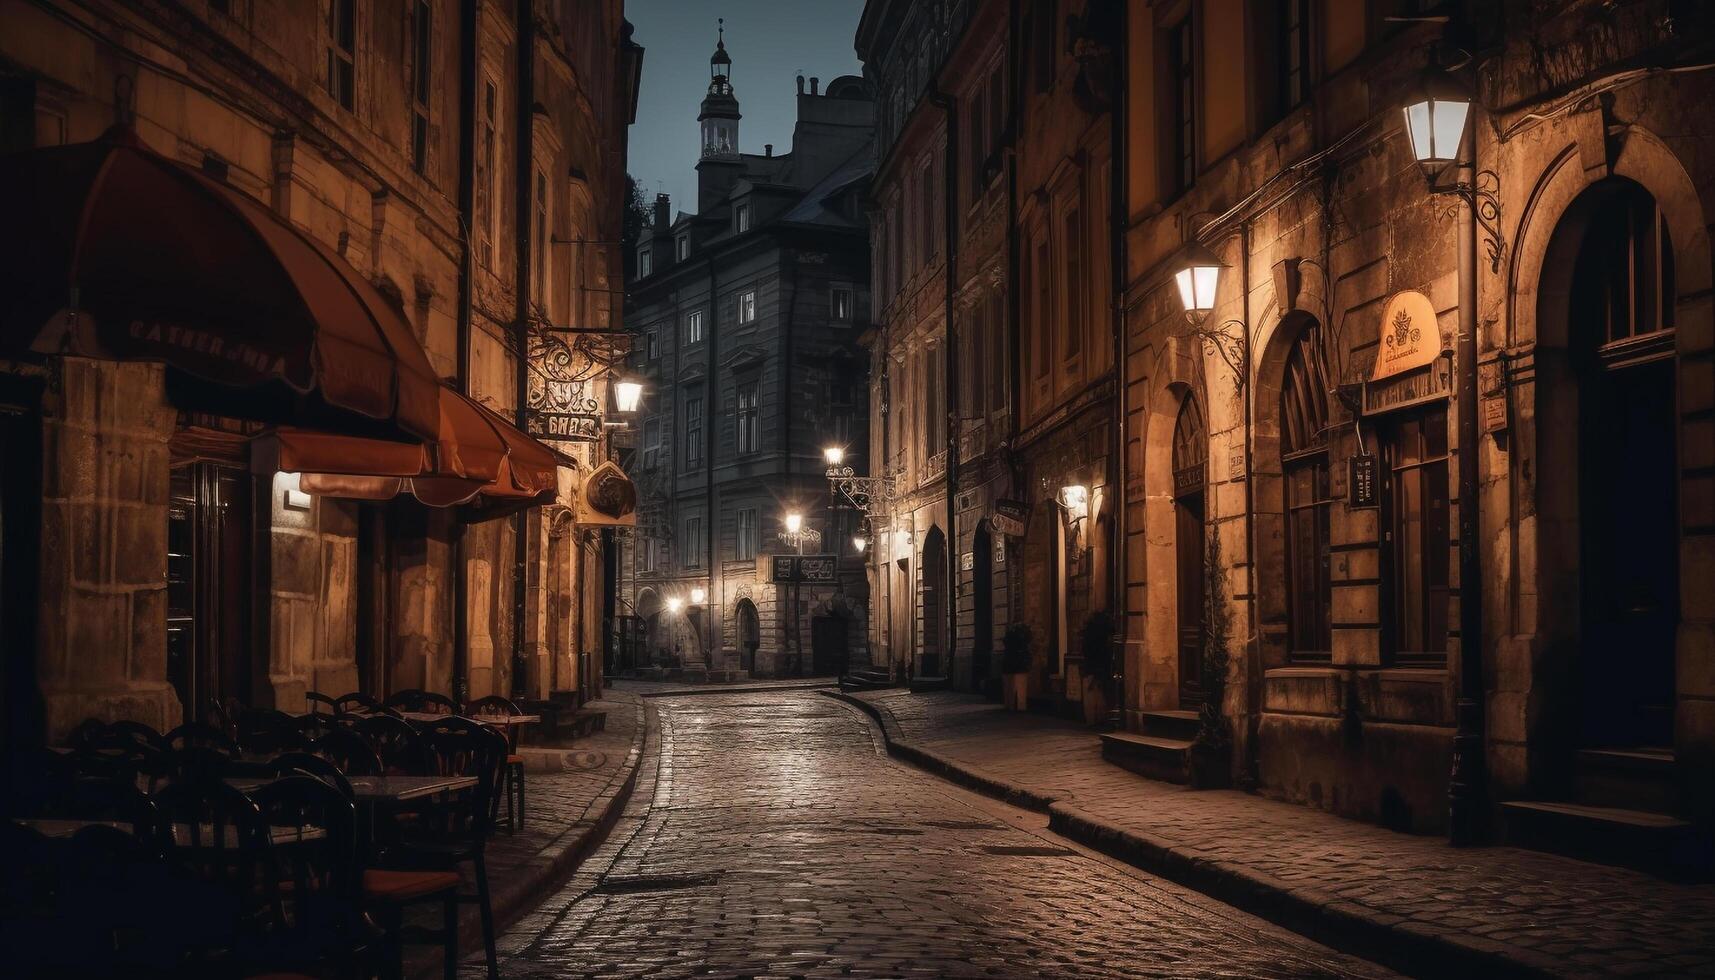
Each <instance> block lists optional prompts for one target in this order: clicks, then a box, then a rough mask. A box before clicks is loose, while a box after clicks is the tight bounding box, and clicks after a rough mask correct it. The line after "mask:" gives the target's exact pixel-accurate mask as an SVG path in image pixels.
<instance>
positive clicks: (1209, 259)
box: [1173, 244, 1226, 315]
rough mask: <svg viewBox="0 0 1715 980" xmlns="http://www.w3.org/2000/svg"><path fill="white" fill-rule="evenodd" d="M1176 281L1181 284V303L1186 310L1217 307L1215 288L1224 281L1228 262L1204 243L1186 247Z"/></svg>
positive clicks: (1195, 311)
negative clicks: (1222, 279) (1223, 270)
mask: <svg viewBox="0 0 1715 980" xmlns="http://www.w3.org/2000/svg"><path fill="white" fill-rule="evenodd" d="M1181 263H1182V264H1181V265H1180V267H1179V269H1178V271H1176V272H1174V273H1173V283H1174V285H1176V286H1178V287H1179V302H1180V304H1181V305H1183V306H1184V307H1185V312H1186V313H1191V314H1196V315H1202V314H1206V313H1208V312H1209V311H1210V310H1212V309H1214V308H1215V291H1216V289H1217V288H1218V287H1219V286H1220V284H1221V270H1222V269H1224V268H1226V263H1225V262H1222V261H1221V257H1220V256H1218V255H1216V254H1215V253H1214V252H1211V251H1209V250H1208V249H1207V248H1205V247H1203V246H1202V245H1196V244H1193V245H1191V246H1190V247H1189V248H1187V249H1186V251H1185V255H1184V257H1183V258H1182V259H1181Z"/></svg>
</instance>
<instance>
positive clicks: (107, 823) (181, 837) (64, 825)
mask: <svg viewBox="0 0 1715 980" xmlns="http://www.w3.org/2000/svg"><path fill="white" fill-rule="evenodd" d="M13 822H14V823H18V824H22V825H23V826H25V827H29V828H30V829H32V830H34V831H35V832H36V833H38V834H41V835H42V836H43V837H50V838H55V839H64V838H67V837H71V836H72V835H73V834H76V833H77V832H78V831H80V830H82V829H83V828H85V827H112V828H113V829H114V830H118V831H121V832H123V833H127V834H129V833H132V832H133V828H132V826H131V824H129V823H126V822H124V821H119V820H61V819H45V818H44V819H33V818H29V819H20V820H15V821H13ZM172 827H173V844H174V845H175V846H178V847H188V846H190V843H191V826H190V824H184V823H175V824H173V825H172ZM198 829H199V830H200V831H201V834H200V835H199V837H203V838H206V837H208V836H209V835H210V834H211V833H213V831H214V828H213V826H212V825H210V824H203V825H202V826H201V827H200V828H198ZM225 829H226V846H227V847H234V846H236V845H237V843H238V837H237V829H236V828H234V827H232V826H231V825H227V826H226V828H225ZM325 837H327V831H325V830H323V829H321V828H320V827H269V828H268V840H269V843H271V844H274V845H275V846H280V845H284V844H297V843H300V842H302V841H312V840H321V839H323V838H325Z"/></svg>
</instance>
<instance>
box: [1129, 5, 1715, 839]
mask: <svg viewBox="0 0 1715 980" xmlns="http://www.w3.org/2000/svg"><path fill="white" fill-rule="evenodd" d="M1418 6H1421V7H1424V8H1425V9H1426V11H1427V12H1428V13H1431V14H1436V15H1445V16H1446V17H1447V18H1449V19H1448V20H1446V21H1445V22H1442V21H1438V20H1436V19H1434V18H1431V19H1429V20H1410V19H1407V20H1390V19H1388V18H1389V16H1390V15H1396V14H1401V15H1412V14H1414V13H1416V11H1405V10H1395V9H1392V8H1391V7H1389V6H1388V5H1386V4H1371V3H1361V2H1357V0H1353V2H1349V3H1342V2H1329V3H1298V4H1285V5H1281V7H1280V9H1279V10H1272V9H1271V10H1270V11H1267V12H1261V11H1260V8H1257V9H1253V8H1252V7H1251V6H1250V5H1247V4H1241V3H1238V2H1222V0H1208V2H1204V3H1191V4H1177V5H1173V4H1166V5H1163V4H1146V3H1141V2H1134V3H1131V4H1130V5H1129V6H1128V10H1127V17H1128V29H1127V32H1126V35H1125V36H1126V40H1127V44H1128V52H1127V56H1126V69H1127V73H1128V77H1127V80H1126V84H1127V90H1126V99H1127V112H1126V115H1127V154H1126V155H1127V159H1128V161H1129V166H1128V168H1127V188H1128V190H1127V195H1126V203H1127V233H1126V235H1127V238H1126V250H1125V255H1126V260H1127V262H1126V266H1125V270H1126V272H1125V276H1124V284H1123V303H1124V309H1125V335H1124V344H1125V364H1126V370H1125V411H1126V447H1127V453H1126V459H1125V475H1126V483H1125V485H1126V501H1127V516H1126V520H1125V522H1124V529H1125V532H1126V534H1125V540H1126V548H1125V550H1126V558H1127V561H1126V573H1127V579H1126V584H1127V592H1128V595H1130V596H1132V597H1133V599H1132V601H1129V602H1128V604H1127V609H1126V612H1127V618H1126V646H1127V656H1126V690H1125V702H1126V721H1127V726H1128V727H1129V728H1132V729H1134V730H1143V731H1149V730H1151V728H1152V726H1153V725H1155V724H1159V723H1160V721H1161V713H1162V712H1168V713H1171V712H1173V711H1175V710H1178V709H1182V708H1185V707H1190V706H1195V705H1197V704H1198V703H1199V702H1200V700H1201V699H1202V698H1203V697H1204V695H1205V692H1203V691H1199V690H1198V684H1197V681H1198V677H1197V675H1198V673H1199V669H1200V666H1201V665H1200V663H1199V656H1200V655H1202V654H1204V653H1205V652H1206V646H1207V644H1206V643H1204V641H1203V637H1205V636H1206V635H1207V632H1208V630H1209V623H1210V620H1209V618H1208V616H1207V614H1205V615H1203V616H1198V615H1197V610H1198V609H1199V608H1201V607H1202V606H1203V605H1204V604H1203V603H1202V602H1200V601H1199V600H1200V597H1202V596H1205V595H1207V594H1208V591H1209V588H1210V585H1211V583H1212V582H1216V581H1217V580H1218V585H1219V586H1220V589H1221V591H1220V593H1219V594H1220V595H1222V596H1224V598H1223V600H1222V601H1221V602H1220V603H1219V605H1220V606H1221V607H1222V608H1223V609H1224V612H1225V620H1226V623H1225V625H1226V630H1225V632H1226V633H1227V634H1228V636H1229V637H1230V641H1229V647H1228V650H1227V653H1228V654H1229V655H1230V664H1229V668H1228V671H1227V674H1226V678H1225V696H1224V698H1222V699H1221V707H1222V708H1223V709H1224V710H1223V714H1224V715H1225V717H1226V718H1227V719H1228V721H1229V722H1230V725H1231V734H1232V736H1233V759H1232V765H1233V771H1234V773H1235V775H1236V776H1237V778H1239V779H1240V780H1241V781H1242V782H1243V783H1244V784H1246V785H1250V786H1254V787H1255V788H1256V789H1257V790H1259V791H1261V792H1264V793H1268V794H1270V795H1275V796H1279V797H1283V798H1286V799H1291V800H1297V801H1301V802H1304V803H1307V804H1310V805H1315V806H1320V807H1323V808H1326V809H1330V810H1333V811H1336V812H1339V813H1343V814H1347V815H1351V816H1356V817H1361V818H1364V819H1370V820H1377V821H1381V822H1383V823H1386V824H1389V825H1391V826H1397V827H1400V828H1404V829H1412V830H1419V831H1430V830H1440V829H1443V828H1444V827H1445V826H1446V824H1447V814H1448V793H1449V785H1448V779H1447V773H1448V771H1449V768H1450V766H1451V764H1452V760H1453V753H1454V747H1455V739H1454V736H1455V734H1456V732H1458V731H1459V730H1460V719H1459V717H1458V713H1457V706H1458V703H1459V700H1460V698H1461V681H1462V677H1461V671H1463V670H1467V669H1471V668H1472V667H1475V669H1477V670H1479V671H1480V674H1481V677H1480V681H1481V683H1480V684H1476V685H1473V686H1474V687H1475V689H1476V690H1477V691H1478V692H1480V694H1479V696H1477V697H1475V698H1473V701H1474V702H1475V703H1474V708H1475V712H1474V715H1473V718H1472V719H1471V723H1468V724H1467V730H1472V729H1475V732H1474V733H1480V738H1481V739H1482V743H1481V744H1482V745H1483V746H1484V751H1483V752H1482V753H1481V754H1482V756H1483V757H1484V760H1485V761H1486V770H1487V780H1486V784H1485V789H1486V792H1485V794H1484V797H1483V798H1484V800H1485V801H1486V802H1487V803H1489V804H1495V805H1497V807H1498V809H1497V810H1496V811H1495V814H1496V815H1497V816H1499V817H1501V818H1503V819H1502V821H1501V822H1500V823H1499V824H1496V825H1494V826H1495V827H1496V829H1505V830H1506V831H1507V832H1510V833H1513V834H1515V835H1517V836H1518V837H1519V838H1520V839H1528V838H1529V837H1531V836H1532V835H1533V834H1534V833H1537V832H1539V831H1543V830H1545V829H1546V830H1547V831H1549V832H1550V833H1559V832H1560V831H1562V830H1564V827H1563V826H1562V825H1563V824H1587V825H1589V826H1593V827H1596V828H1600V827H1602V826H1614V825H1615V824H1613V823H1608V824H1604V823H1603V821H1614V820H1624V819H1628V818H1627V817H1625V815H1624V811H1627V810H1632V811H1635V810H1646V811H1661V812H1665V813H1668V814H1671V815H1679V816H1686V817H1694V818H1695V817H1701V818H1703V819H1707V817H1708V814H1709V812H1710V800H1709V794H1708V792H1707V787H1708V786H1709V782H1710V781H1709V775H1710V773H1711V761H1712V760H1711V755H1712V751H1715V736H1712V735H1711V731H1712V729H1711V725H1710V718H1711V717H1712V711H1711V703H1712V702H1711V700H1710V694H1711V692H1710V689H1709V684H1708V677H1709V664H1710V662H1711V659H1710V649H1711V648H1710V645H1709V642H1708V637H1709V635H1710V630H1711V627H1710V619H1711V615H1712V614H1715V600H1712V599H1711V594H1710V593H1709V590H1708V589H1707V588H1705V587H1703V586H1702V585H1700V584H1698V583H1706V582H1707V581H1708V580H1709V571H1708V568H1709V561H1708V555H1709V553H1710V548H1709V547H1708V533H1707V532H1708V528H1709V524H1710V522H1709V519H1708V518H1709V508H1708V507H1707V506H1706V504H1707V502H1708V501H1709V500H1710V499H1711V486H1712V485H1715V484H1712V483H1711V479H1712V478H1711V473H1710V471H1709V468H1708V465H1707V464H1708V462H1709V457H1710V446H1711V445H1712V443H1711V441H1710V434H1711V432H1712V431H1715V429H1712V428H1711V426H1710V425H1708V424H1706V423H1707V416H1708V414H1709V399H1710V395H1709V392H1710V377H1711V369H1710V364H1709V350H1710V346H1711V340H1712V337H1711V313H1710V303H1709V299H1708V295H1707V293H1706V291H1705V290H1706V289H1707V286H1706V284H1707V282H1708V281H1709V276H1710V259H1709V254H1708V244H1707V231H1706V229H1707V224H1708V222H1707V219H1706V217H1704V216H1705V215H1706V214H1707V213H1708V212H1707V208H1706V206H1705V204H1704V201H1705V200H1706V199H1707V197H1708V194H1709V192H1710V184H1711V178H1712V176H1715V172H1712V171H1711V169H1710V162H1709V160H1708V159H1707V154H1704V153H1702V152H1700V151H1699V150H1698V148H1697V145H1696V142H1695V141H1694V140H1689V139H1687V138H1685V134H1688V133H1690V132H1692V131H1694V130H1695V129H1697V128H1698V127H1699V126H1700V125H1706V123H1705V122H1698V121H1696V120H1698V119H1699V118H1706V115H1707V110H1706V109H1705V108H1702V107H1704V106H1706V105H1707V103H1708V96H1709V87H1710V86H1711V85H1712V84H1715V74H1711V73H1710V72H1708V71H1707V70H1705V69H1704V68H1694V69H1692V70H1686V71H1682V72H1675V73H1668V72H1663V71H1660V70H1658V69H1661V68H1665V67H1668V66H1698V65H1703V64H1705V63H1707V62H1708V61H1709V58H1708V54H1709V50H1708V47H1709V38H1710V37H1711V33H1710V24H1709V23H1708V22H1707V17H1708V15H1707V12H1705V11H1702V10H1701V9H1698V10H1693V9H1691V8H1690V7H1688V6H1687V5H1681V4H1668V3H1639V4H1632V5H1625V6H1620V7H1616V6H1614V5H1604V4H1599V3H1579V2H1567V3H1557V4H1548V5H1544V4H1525V3H1502V4H1474V3H1473V4H1466V3H1445V4H1436V5H1418ZM1429 7H1433V8H1434V9H1433V10H1428V9H1427V8H1429ZM1236 38H1242V39H1243V43H1244V50H1246V51H1247V52H1249V53H1251V56H1249V57H1247V58H1245V59H1237V60H1236V59H1232V58H1230V57H1228V54H1229V53H1230V52H1231V51H1232V50H1233V45H1234V43H1235V39H1236ZM1427 58H1435V59H1438V60H1437V61H1435V62H1434V64H1433V65H1426V59H1427ZM1467 62H1468V64H1467ZM1216 66H1219V67H1218V68H1217V67H1216ZM1426 67H1434V68H1436V69H1442V68H1450V69H1451V71H1452V73H1453V77H1454V78H1456V79H1458V80H1459V82H1460V83H1461V84H1463V85H1465V86H1467V88H1468V90H1469V91H1471V92H1472V93H1473V97H1474V100H1475V105H1474V107H1473V109H1472V113H1473V117H1474V123H1473V126H1472V128H1471V131H1472V132H1473V133H1474V134H1475V136H1474V140H1475V152H1476V160H1477V164H1476V177H1475V193H1474V195H1473V200H1472V204H1473V205H1474V208H1475V217H1474V218H1471V219H1469V220H1471V221H1472V223H1473V224H1472V226H1462V225H1461V223H1460V222H1461V218H1460V216H1461V214H1462V213H1464V214H1468V213H1470V212H1469V211H1465V210H1462V209H1463V208H1464V207H1465V206H1464V205H1462V204H1461V201H1460V197H1459V196H1458V195H1457V194H1449V193H1438V192H1436V191H1434V190H1433V189H1432V186H1431V180H1430V179H1429V177H1426V174H1425V172H1424V169H1423V168H1420V166H1419V164H1418V163H1417V161H1416V159H1414V155H1413V152H1412V147H1411V144H1410V142H1409V141H1408V138H1407V133H1406V132H1405V130H1404V127H1403V126H1402V124H1401V123H1402V117H1401V112H1400V109H1401V106H1402V105H1404V104H1405V103H1406V102H1407V101H1408V97H1409V95H1410V94H1411V93H1412V92H1413V91H1415V90H1416V86H1417V85H1418V84H1420V83H1419V79H1420V78H1422V77H1423V73H1424V71H1425V69H1426ZM1457 176H1458V173H1457V172H1453V173H1444V174H1442V175H1440V181H1441V184H1440V186H1446V184H1447V183H1448V182H1451V181H1453V180H1454V178H1456V177H1457ZM1466 179H1467V180H1469V179H1470V178H1466ZM1467 227H1474V230H1467ZM1468 234H1470V235H1475V236H1476V237H1477V240H1478V242H1479V246H1480V247H1478V248H1477V250H1476V262H1475V263H1474V267H1473V268H1471V269H1468V270H1462V269H1461V268H1460V267H1459V263H1458V259H1457V256H1458V254H1459V247H1458V246H1459V243H1460V236H1461V235H1468ZM1191 243H1196V244H1200V245H1201V246H1204V247H1207V248H1209V249H1211V250H1212V251H1213V252H1214V253H1215V254H1216V255H1217V256H1218V257H1219V258H1220V259H1221V260H1222V261H1223V262H1224V263H1225V264H1226V266H1227V268H1225V269H1224V270H1223V271H1222V273H1221V274H1220V279H1219V286H1218V289H1217V292H1216V296H1215V300H1214V307H1213V309H1212V310H1211V311H1210V312H1209V313H1208V315H1207V317H1206V318H1203V319H1201V320H1199V321H1198V322H1197V323H1196V324H1188V323H1187V317H1186V314H1185V305H1184V304H1183V302H1182V301H1181V299H1180V296H1179V294H1178V290H1177V289H1176V288H1175V282H1174V279H1173V274H1174V273H1175V272H1176V271H1177V270H1178V269H1180V268H1183V267H1185V266H1186V265H1187V263H1188V262H1189V261H1190V259H1189V258H1188V256H1189V255H1190V252H1189V245H1190V244H1191ZM1466 277H1474V280H1475V283H1474V290H1475V305H1474V309H1471V310H1468V311H1467V315H1468V316H1473V317H1474V323H1475V325H1476V326H1475V328H1474V329H1475V331H1476V334H1477V351H1478V353H1477V356H1476V362H1475V364H1474V369H1475V378H1476V385H1475V392H1476V399H1477V404H1476V406H1475V407H1476V408H1477V409H1478V412H1477V417H1478V419H1479V421H1480V425H1479V427H1478V428H1477V429H1476V439H1475V444H1474V445H1470V444H1467V445H1464V446H1462V445H1461V444H1460V436H1459V427H1458V425H1457V419H1458V415H1459V410H1460V407H1461V406H1460V405H1459V399H1458V393H1457V391H1456V390H1455V389H1456V386H1455V381H1456V379H1457V378H1458V377H1459V374H1460V372H1461V370H1462V369H1463V368H1464V367H1466V365H1460V364H1459V363H1457V359H1456V358H1455V357H1454V355H1453V351H1454V349H1455V346H1456V345H1455V339H1456V337H1457V336H1458V334H1459V331H1460V329H1461V300H1460V295H1461V292H1460V291H1461V283H1462V281H1467V280H1466ZM1411 304H1421V305H1419V306H1415V307H1414V306H1412V305H1411ZM1410 309H1420V310H1424V311H1426V312H1424V313H1423V314H1422V315H1418V316H1415V317H1413V316H1409V315H1407V313H1406V311H1408V310H1410ZM1431 314H1432V315H1431ZM1418 330H1421V331H1423V337H1424V339H1423V341H1421V342H1420V341H1419V340H1418V339H1417V335H1416V333H1415V332H1416V331H1418ZM1408 334H1409V335H1410V339H1409V343H1408V339H1407V335H1408ZM1406 346H1415V347H1417V348H1418V349H1419V350H1421V351H1422V353H1423V354H1424V363H1421V365H1419V366H1411V367H1409V368H1407V369H1404V370H1395V369H1394V368H1393V367H1392V366H1391V365H1390V363H1389V359H1390V358H1393V357H1395V355H1396V352H1397V351H1398V350H1401V349H1404V348H1405V347H1406ZM1467 442H1468V443H1469V440H1467ZM1472 462H1474V463H1475V465H1476V466H1477V470H1478V480H1477V485H1478V487H1479V490H1478V497H1477V499H1476V500H1475V502H1471V501H1462V500H1461V499H1460V493H1459V488H1460V480H1459V468H1460V466H1461V465H1470V463H1472ZM1620 474H1624V476H1621V475H1620ZM1467 505H1470V506H1474V507H1476V508H1477V510H1478V513H1477V514H1476V515H1474V516H1475V520H1476V524H1475V540H1476V545H1477V549H1478V552H1477V555H1478V559H1479V561H1480V568H1481V570H1482V574H1481V576H1480V579H1479V581H1478V582H1468V581H1461V576H1460V575H1459V565H1460V533H1459V527H1460V520H1461V518H1462V517H1465V516H1471V515H1468V514H1464V513H1462V512H1461V508H1462V507H1465V506H1467ZM1199 539H1201V540H1199ZM1211 539H1213V540H1218V542H1219V549H1218V552H1217V551H1212V550H1210V549H1209V548H1208V547H1207V542H1208V541H1209V540H1211ZM1187 593H1194V594H1190V595H1188V594H1187ZM1474 594H1475V595H1479V596H1480V598H1479V599H1478V600H1476V601H1480V602H1481V606H1480V609H1481V623H1482V639H1481V641H1480V643H1479V650H1477V651H1475V654H1476V655H1475V656H1470V655H1469V654H1470V653H1471V652H1472V651H1469V650H1466V651H1464V653H1465V654H1466V655H1462V651H1461V646H1462V644H1465V643H1466V642H1476V641H1471V640H1470V638H1468V637H1465V636H1461V635H1460V634H1461V626H1462V617H1461V616H1460V602H1461V601H1472V596H1473V595H1474ZM1620 650H1625V651H1626V653H1625V654H1623V655H1622V654H1620V653H1619V651H1620ZM1465 771H1467V772H1470V771H1472V770H1471V768H1470V767H1466V768H1465ZM1568 804H1584V805H1588V806H1590V807H1594V808H1595V809H1594V810H1578V809H1577V808H1576V807H1574V806H1569V805H1568ZM1557 828H1558V829H1557ZM1599 832H1600V831H1599V830H1598V833H1599Z"/></svg>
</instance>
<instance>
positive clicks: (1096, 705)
mask: <svg viewBox="0 0 1715 980" xmlns="http://www.w3.org/2000/svg"><path fill="white" fill-rule="evenodd" d="M1118 632H1119V630H1118V628H1117V626H1116V625H1115V624H1114V617H1113V615H1112V614H1111V613H1109V612H1108V611H1107V610H1105V609H1103V610H1098V611H1096V612H1093V613H1091V614H1090V615H1089V616H1088V617H1087V618H1086V619H1085V620H1084V637H1083V652H1084V663H1083V677H1084V681H1083V684H1084V723H1085V724H1089V725H1096V724H1100V723H1102V722H1104V721H1106V720H1107V717H1108V694H1109V691H1110V690H1111V689H1112V687H1113V680H1114V636H1115V634H1117V633H1118Z"/></svg>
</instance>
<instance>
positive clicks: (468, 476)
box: [255, 387, 559, 520]
mask: <svg viewBox="0 0 1715 980" xmlns="http://www.w3.org/2000/svg"><path fill="white" fill-rule="evenodd" d="M439 402H440V410H439V415H440V420H441V421H440V426H439V430H438V432H437V434H436V437H435V439H434V440H433V441H432V442H428V443H398V442H389V441H386V440H381V439H369V438H365V437H362V436H350V435H338V434H333V433H327V432H317V431H313V430H304V429H295V428H280V429H277V430H275V431H274V432H273V433H271V434H270V435H269V436H267V437H265V438H264V439H262V440H259V441H258V443H257V445H256V449H255V452H256V454H257V456H256V459H255V465H256V467H257V468H258V469H262V470H282V471H286V472H294V473H298V474H299V485H300V488H301V489H302V490H304V492H306V493H312V494H318V495H321V496H328V497H344V498H352V499H358V500H386V499H389V498H391V497H394V496H396V495H398V494H400V493H405V492H409V493H411V494H412V495H413V496H415V497H416V498H417V499H418V500H420V501H422V502H423V503H425V504H428V505H430V506H432V507H460V508H461V509H462V513H463V514H464V516H465V517H466V518H467V519H470V520H488V519H490V518H493V517H499V516H502V515H504V514H510V513H512V512H514V511H516V510H518V509H520V508H523V507H531V506H535V505H537V504H543V503H550V502H552V501H553V499H554V497H555V495H556V493H557V491H558V487H559V480H558V474H557V472H556V471H557V468H558V466H559V461H558V458H557V457H556V456H555V455H554V453H553V451H552V450H550V449H549V448H548V447H547V446H544V445H543V444H542V443H540V442H538V441H536V440H535V439H533V438H531V437H530V436H528V435H526V434H525V433H524V432H522V431H520V430H519V429H518V428H517V427H515V426H513V425H511V424H510V423H508V422H507V421H506V420H505V418H503V417H502V416H500V415H498V414H496V413H495V412H493V411H490V410H489V409H487V408H484V407H483V406H482V405H480V404H478V403H477V402H475V401H473V400H472V399H470V398H467V397H466V396H464V395H461V394H459V393H458V392H456V391H453V390H452V389H451V388H446V387H442V388H441V389H440V394H439Z"/></svg>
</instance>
